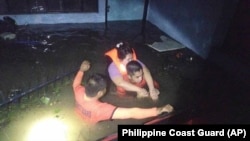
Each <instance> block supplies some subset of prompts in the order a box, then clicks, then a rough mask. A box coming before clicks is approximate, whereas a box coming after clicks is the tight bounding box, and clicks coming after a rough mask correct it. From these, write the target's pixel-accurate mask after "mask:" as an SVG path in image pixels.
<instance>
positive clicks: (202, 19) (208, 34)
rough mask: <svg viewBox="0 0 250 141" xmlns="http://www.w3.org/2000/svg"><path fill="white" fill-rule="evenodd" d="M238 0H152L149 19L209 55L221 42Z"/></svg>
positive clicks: (198, 51) (182, 41) (186, 43)
mask: <svg viewBox="0 0 250 141" xmlns="http://www.w3.org/2000/svg"><path fill="white" fill-rule="evenodd" d="M237 2H238V0H231V1H228V0H151V1H150V6H149V12H148V21H150V22H151V23H152V24H154V25H156V26H157V27H159V28H160V29H161V30H162V31H164V32H165V33H166V34H168V35H169V36H171V37H172V38H174V39H175V40H177V41H179V42H180V43H182V44H183V45H185V46H186V47H188V48H190V49H191V50H193V51H194V52H196V53H197V54H199V55H200V56H202V57H203V58H206V57H207V56H208V54H209V51H210V49H211V48H212V47H214V46H217V47H218V46H220V45H221V44H222V42H223V40H224V38H225V34H226V33H227V31H228V27H229V25H230V22H231V18H232V17H233V15H234V12H235V10H236V7H237Z"/></svg>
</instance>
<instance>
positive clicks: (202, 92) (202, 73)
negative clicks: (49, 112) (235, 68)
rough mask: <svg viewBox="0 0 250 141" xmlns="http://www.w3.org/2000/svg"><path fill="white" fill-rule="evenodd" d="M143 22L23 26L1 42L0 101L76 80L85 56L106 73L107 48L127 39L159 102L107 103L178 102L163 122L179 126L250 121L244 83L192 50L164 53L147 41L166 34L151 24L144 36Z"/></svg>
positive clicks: (123, 103)
mask: <svg viewBox="0 0 250 141" xmlns="http://www.w3.org/2000/svg"><path fill="white" fill-rule="evenodd" d="M140 23H141V22H139V21H133V22H111V23H110V24H109V28H108V29H106V30H105V28H104V24H63V25H27V26H22V27H19V29H18V31H17V33H16V38H15V39H14V40H8V41H5V40H1V46H0V48H1V50H0V51H1V52H0V55H1V56H0V57H1V60H0V62H1V64H0V71H1V73H0V80H1V81H0V92H1V93H0V94H1V97H0V98H1V99H0V100H2V103H8V101H10V99H11V98H13V97H14V98H15V97H18V94H20V93H25V92H29V91H30V90H34V93H35V91H36V90H37V89H40V86H41V85H44V86H46V83H47V82H52V83H53V82H54V80H57V79H58V78H64V77H66V76H67V77H70V78H72V77H73V76H74V73H75V71H76V70H77V69H78V67H79V65H80V63H81V61H82V60H83V59H88V60H90V62H91V64H92V69H91V70H90V73H89V74H91V73H94V72H101V73H106V60H105V57H104V52H105V51H107V50H108V49H110V48H111V47H112V46H113V45H114V44H115V43H117V42H119V41H120V40H126V41H129V42H130V43H131V45H132V46H133V47H134V48H135V50H136V52H137V54H138V58H139V59H140V60H141V61H142V62H144V63H145V64H146V65H147V66H148V68H149V69H150V71H151V74H152V76H153V78H154V79H155V80H157V81H158V82H159V84H160V91H161V96H160V100H159V101H158V102H157V103H153V102H152V101H150V100H145V101H139V102H138V101H137V103H133V102H134V101H133V100H132V101H131V100H120V101H119V100H113V99H112V97H108V96H107V97H104V98H103V100H104V101H109V102H110V103H113V104H117V105H120V106H128V107H131V106H142V107H150V106H152V105H163V104H166V103H170V104H172V105H174V107H175V109H176V115H174V116H172V117H171V118H170V119H168V120H165V121H162V123H177V124H180V123H187V122H188V121H190V120H192V123H193V124H238V123H241V124H244V123H246V124H249V123H250V120H249V115H250V114H249V113H250V110H249V108H247V107H249V106H248V102H249V101H248V100H249V99H248V97H245V96H246V95H247V93H248V94H249V91H247V89H246V87H245V86H246V84H244V83H241V82H240V81H238V80H237V78H232V77H230V76H231V75H230V74H228V73H227V71H226V70H223V69H222V68H220V67H218V66H217V65H214V64H211V63H209V62H208V61H206V60H203V59H202V58H200V57H199V56H198V55H196V54H195V53H193V52H192V51H191V50H189V49H188V48H184V49H179V50H174V51H168V52H163V53H159V52H157V51H155V50H152V49H150V48H148V47H147V46H146V45H145V44H146V43H150V44H151V43H153V42H155V41H159V40H160V38H159V37H160V36H161V35H164V33H162V32H161V31H160V30H159V29H158V28H156V27H155V26H153V25H151V24H149V23H148V25H147V32H146V33H145V34H140V33H141V31H140V27H141V26H140ZM143 35H145V36H143ZM87 75H88V74H87ZM32 92H33V91H32ZM13 102H14V100H12V102H11V103H13ZM4 105H5V104H3V107H4ZM140 122H141V123H143V122H145V121H144V120H143V121H140ZM132 123H133V122H132ZM135 123H136V122H135Z"/></svg>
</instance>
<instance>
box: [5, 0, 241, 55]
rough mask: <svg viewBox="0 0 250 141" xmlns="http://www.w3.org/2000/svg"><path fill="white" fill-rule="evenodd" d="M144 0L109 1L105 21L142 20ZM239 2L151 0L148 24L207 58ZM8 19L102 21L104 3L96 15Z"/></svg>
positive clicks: (16, 17)
mask: <svg viewBox="0 0 250 141" xmlns="http://www.w3.org/2000/svg"><path fill="white" fill-rule="evenodd" d="M144 1H145V0H108V5H109V7H110V8H109V12H108V18H107V19H108V21H121V20H126V21H128V20H141V19H142V16H143V8H144ZM238 1H239V0H230V1H229V0H150V3H149V9H148V17H147V19H148V21H149V22H151V23H152V24H154V25H156V26H157V27H158V28H159V29H161V30H162V31H163V32H165V33H166V34H167V35H169V36H171V37H172V38H174V39H175V40H177V41H178V42H180V43H181V44H183V45H185V46H186V47H188V48H190V49H191V50H193V51H194V52H196V53H197V54H198V55H200V56H202V57H203V58H206V57H207V56H208V54H209V52H210V50H211V48H212V47H215V46H216V47H218V46H220V45H221V44H222V42H223V40H224V38H225V34H226V33H227V31H228V27H229V25H230V21H231V18H232V16H233V15H234V12H235V10H236V7H237V3H238ZM3 16H10V17H12V18H13V19H14V20H16V22H17V24H18V25H25V24H56V23H101V22H105V0H99V12H98V13H87V14H85V13H55V14H30V15H1V16H0V18H2V17H3Z"/></svg>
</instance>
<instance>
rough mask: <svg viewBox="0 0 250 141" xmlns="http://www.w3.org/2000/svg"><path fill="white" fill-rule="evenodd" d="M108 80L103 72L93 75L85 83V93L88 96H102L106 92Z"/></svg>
mask: <svg viewBox="0 0 250 141" xmlns="http://www.w3.org/2000/svg"><path fill="white" fill-rule="evenodd" d="M106 88H107V81H106V79H105V77H104V75H102V74H93V75H91V76H90V77H89V78H88V79H87V82H86V84H85V93H86V95H87V96H88V97H97V98H100V97H102V96H103V95H104V94H105V93H106Z"/></svg>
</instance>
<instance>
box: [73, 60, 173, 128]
mask: <svg viewBox="0 0 250 141" xmlns="http://www.w3.org/2000/svg"><path fill="white" fill-rule="evenodd" d="M89 68H90V62H89V61H88V60H84V61H83V62H82V64H81V66H80V68H79V70H78V72H77V73H76V75H75V78H74V81H73V85H72V87H73V91H74V96H75V102H76V107H75V110H76V113H77V115H79V116H80V117H81V119H83V120H84V121H86V122H87V123H90V124H96V123H98V122H100V121H106V120H112V119H130V118H132V119H144V118H149V117H155V116H158V115H160V114H162V113H165V112H167V113H170V112H172V111H173V110H174V108H173V106H172V105H170V104H165V105H163V106H160V107H155V106H154V107H151V108H138V107H131V108H125V107H119V106H115V105H112V104H110V103H107V102H103V101H100V98H102V97H103V96H104V95H105V93H106V87H107V82H106V79H105V77H104V76H103V75H101V74H93V75H91V76H89V78H87V81H86V83H85V84H84V85H82V82H83V79H84V75H85V73H86V71H88V70H89Z"/></svg>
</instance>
